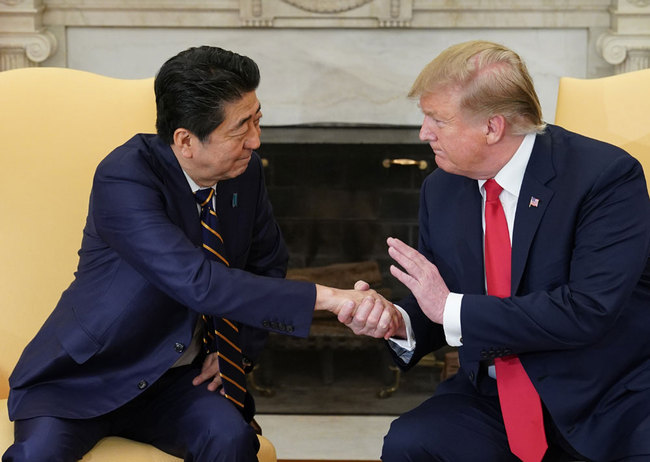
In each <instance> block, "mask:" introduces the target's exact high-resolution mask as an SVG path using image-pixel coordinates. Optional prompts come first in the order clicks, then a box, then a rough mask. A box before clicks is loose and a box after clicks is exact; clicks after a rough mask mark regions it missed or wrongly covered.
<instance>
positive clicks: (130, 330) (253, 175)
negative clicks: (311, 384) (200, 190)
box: [9, 135, 316, 420]
mask: <svg viewBox="0 0 650 462" xmlns="http://www.w3.org/2000/svg"><path fill="white" fill-rule="evenodd" d="M217 213H218V214H219V216H220V221H221V226H222V232H223V235H224V241H225V243H226V251H227V253H228V256H229V260H230V263H231V268H227V267H226V266H224V265H223V264H221V263H219V262H216V261H214V260H210V259H207V258H206V257H205V256H204V253H203V251H202V249H201V229H200V223H199V216H198V210H197V205H196V202H195V200H194V196H193V194H192V191H191V189H190V187H189V185H188V183H187V180H186V178H185V176H184V174H183V172H182V170H181V168H180V166H179V164H178V161H177V160H176V157H175V156H174V154H173V152H172V150H171V148H170V147H169V146H168V145H165V144H164V143H163V142H162V141H161V140H160V139H159V138H158V137H157V136H155V135H137V136H135V137H134V138H132V139H131V140H130V141H128V142H127V143H126V144H125V145H123V146H121V147H120V148H118V149H116V150H115V151H113V152H112V153H111V154H110V155H109V156H107V157H106V158H105V159H104V160H103V161H102V162H101V163H100V165H99V166H98V168H97V172H96V174H95V179H94V183H93V188H92V193H91V197H90V206H89V212H88V218H87V222H86V227H85V229H84V233H83V241H82V245H81V250H80V252H79V256H80V259H79V266H78V269H77V272H76V273H75V280H74V282H73V283H72V284H71V285H70V287H69V288H68V289H67V290H66V291H65V292H64V293H63V295H62V296H61V299H60V301H59V303H58V305H57V306H56V308H55V309H54V311H53V312H52V314H51V315H50V317H49V318H48V319H47V321H46V322H45V324H44V325H43V327H42V328H41V330H40V331H39V332H38V334H37V335H36V337H35V338H34V339H33V340H32V341H31V342H30V343H29V344H28V345H27V347H26V348H25V350H24V352H23V354H22V356H21V358H20V359H19V361H18V364H17V366H16V368H15V370H14V371H13V373H12V375H11V377H10V385H11V391H10V395H9V415H10V417H11V419H12V420H13V419H26V418H30V417H34V416H43V415H49V416H58V417H67V418H89V417H94V416H97V415H102V414H105V413H107V412H109V411H111V410H113V409H116V408H117V407H119V406H121V405H123V404H124V403H126V402H127V401H129V400H131V399H133V398H134V397H136V396H137V395H138V394H140V393H142V392H143V391H144V390H145V389H146V388H147V386H148V385H149V384H152V383H153V382H155V381H156V380H157V379H158V378H159V377H160V376H161V375H162V374H164V373H165V371H167V370H168V369H169V368H170V367H171V366H172V365H173V364H174V363H175V362H176V360H177V359H178V358H179V357H180V355H181V354H182V353H183V350H184V348H185V347H186V346H188V345H189V344H190V341H191V338H192V333H193V329H194V326H195V324H196V321H197V317H198V315H199V313H207V314H210V315H216V316H225V317H228V318H229V319H232V320H235V321H238V322H239V323H241V324H242V325H244V328H243V329H242V337H243V340H242V341H243V349H244V354H246V355H247V356H248V357H250V358H252V359H254V358H255V357H256V356H257V354H258V353H259V350H260V348H261V347H262V344H263V342H264V340H265V337H266V334H267V333H268V331H269V330H274V331H277V332H281V333H284V334H290V335H297V336H307V334H308V333H309V326H310V324H311V318H312V313H313V308H314V302H315V296H316V292H315V286H314V285H313V284H309V283H304V282H296V281H288V280H283V279H280V278H283V277H284V275H285V271H286V263H287V251H286V248H285V245H284V241H283V239H282V236H281V234H280V230H279V228H278V226H277V224H276V222H275V220H274V218H273V216H272V211H271V206H270V203H269V201H268V197H267V193H266V188H265V186H264V180H263V175H262V168H261V162H260V159H259V157H258V156H257V155H256V154H255V155H253V157H252V159H251V161H250V164H249V166H248V169H247V170H246V171H245V172H244V173H243V174H242V175H240V176H239V177H237V178H234V179H232V180H227V181H220V182H219V183H218V185H217ZM269 276H270V277H269Z"/></svg>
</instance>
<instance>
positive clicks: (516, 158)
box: [478, 133, 537, 197]
mask: <svg viewBox="0 0 650 462" xmlns="http://www.w3.org/2000/svg"><path fill="white" fill-rule="evenodd" d="M536 136H537V135H536V134H535V133H529V134H527V135H526V136H525V137H524V140H523V141H522V142H521V144H520V145H519V148H517V151H516V152H515V154H514V155H513V156H512V158H511V159H510V160H509V161H508V163H507V164H506V165H504V166H503V168H501V170H499V173H497V174H496V175H495V176H494V179H495V180H496V182H497V183H499V185H500V186H501V187H502V188H503V189H504V190H505V191H507V192H508V193H510V194H512V195H513V196H515V197H519V190H520V189H521V184H522V183H523V181H524V174H525V173H526V166H527V165H528V161H529V160H530V155H531V154H532V152H533V145H534V144H535V137H536ZM486 181H487V180H478V187H479V190H480V191H482V188H483V184H484V183H485V182H486Z"/></svg>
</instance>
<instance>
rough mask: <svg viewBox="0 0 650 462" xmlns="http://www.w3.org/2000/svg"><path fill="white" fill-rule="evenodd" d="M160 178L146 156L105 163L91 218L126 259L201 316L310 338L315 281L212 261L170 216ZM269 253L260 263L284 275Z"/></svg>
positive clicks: (100, 170)
mask: <svg viewBox="0 0 650 462" xmlns="http://www.w3.org/2000/svg"><path fill="white" fill-rule="evenodd" d="M160 183H161V181H160V178H158V177H157V176H156V175H155V174H154V173H153V172H152V170H151V169H150V168H148V166H147V165H146V162H144V161H142V162H140V163H139V164H137V163H136V164H135V165H131V164H128V165H124V163H121V162H117V161H114V162H110V163H102V164H101V165H100V167H99V168H98V171H97V173H96V175H95V180H94V185H93V194H92V196H91V207H90V213H89V220H93V222H94V227H95V228H96V231H97V234H98V235H99V236H100V237H101V238H102V240H103V241H104V242H105V243H106V244H107V245H108V246H109V247H110V248H111V249H113V250H114V252H116V253H117V254H118V255H119V258H120V259H122V260H123V261H124V262H125V263H126V264H128V265H130V266H132V267H133V268H134V269H135V270H136V271H137V272H138V273H139V274H140V275H141V276H142V277H143V278H144V280H146V281H147V283H150V284H152V285H154V286H155V287H156V288H158V289H159V290H160V291H162V292H164V293H165V294H167V295H168V296H169V297H171V298H173V299H175V300H177V301H178V302H179V303H180V304H182V305H184V306H186V307H188V308H190V309H192V310H195V311H197V312H199V313H207V314H211V315H215V316H224V317H228V318H229V319H233V320H235V321H238V322H241V323H242V324H246V325H249V326H252V327H258V328H263V329H269V326H272V325H278V326H292V327H291V331H287V332H286V333H289V334H292V335H297V336H306V335H307V334H308V333H309V326H310V323H311V317H312V314H313V307H314V303H315V297H316V294H315V292H316V291H315V287H314V285H313V284H308V283H304V282H297V281H287V280H282V279H277V278H272V277H266V276H261V275H255V274H251V273H249V272H247V271H244V270H239V269H233V268H227V267H225V266H224V265H222V264H220V263H218V262H215V261H213V260H210V259H208V258H206V257H205V255H204V254H203V251H202V250H201V249H200V248H198V247H196V246H195V245H194V244H193V243H192V242H191V241H190V240H189V239H188V237H187V236H186V234H185V232H184V231H183V230H182V229H181V228H180V227H179V226H177V225H176V224H175V223H173V222H172V220H171V219H170V218H169V216H168V214H167V211H166V207H165V205H166V204H165V201H166V200H167V198H166V197H165V196H164V194H163V193H162V188H163V186H162V185H161V184H160ZM266 213H267V212H265V213H264V214H263V217H264V218H266ZM268 213H270V212H268ZM261 219H262V217H261V218H260V220H261ZM260 233H261V234H262V235H266V237H264V238H262V240H269V239H270V238H271V239H272V233H271V232H269V231H267V232H264V231H260ZM259 247H260V248H261V247H262V246H261V245H260V246H259ZM272 253H273V251H272V252H271V254H272ZM268 255H269V254H268V253H267V254H266V257H264V256H263V253H262V252H261V251H259V252H258V251H256V252H255V258H254V259H253V261H254V262H255V265H257V266H259V267H264V265H266V266H267V268H265V269H264V270H263V271H262V272H263V273H266V274H268V275H274V276H275V275H279V273H280V270H279V269H278V267H279V265H278V264H276V263H273V262H272V261H273V260H274V258H275V257H273V256H271V257H269V256H268ZM265 258H266V260H268V261H267V262H265Z"/></svg>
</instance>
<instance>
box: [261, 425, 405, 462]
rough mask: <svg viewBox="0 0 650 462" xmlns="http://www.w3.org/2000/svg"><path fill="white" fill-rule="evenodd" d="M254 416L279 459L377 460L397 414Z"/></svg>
mask: <svg viewBox="0 0 650 462" xmlns="http://www.w3.org/2000/svg"><path fill="white" fill-rule="evenodd" d="M255 419H256V420H257V421H258V423H259V424H260V425H261V427H262V431H263V434H264V436H266V437H267V438H268V439H269V440H270V441H271V442H273V445H274V446H275V449H276V452H277V456H278V460H279V461H283V460H287V461H289V460H345V461H378V460H379V457H380V455H381V446H382V441H383V438H384V435H385V434H386V433H387V432H388V428H389V426H390V423H391V422H392V421H393V420H394V419H395V416H352V415H348V416H342V415H336V416H328V415H277V414H262V415H258V416H256V417H255Z"/></svg>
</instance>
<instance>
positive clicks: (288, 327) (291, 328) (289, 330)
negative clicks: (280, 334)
mask: <svg viewBox="0 0 650 462" xmlns="http://www.w3.org/2000/svg"><path fill="white" fill-rule="evenodd" d="M294 330H295V329H294V327H293V326H287V332H293V331H294Z"/></svg>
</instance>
